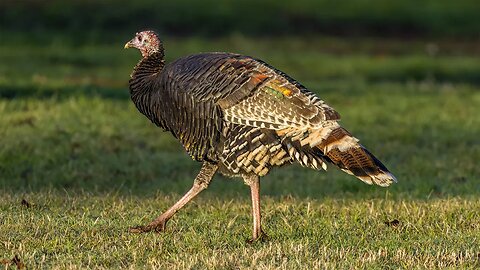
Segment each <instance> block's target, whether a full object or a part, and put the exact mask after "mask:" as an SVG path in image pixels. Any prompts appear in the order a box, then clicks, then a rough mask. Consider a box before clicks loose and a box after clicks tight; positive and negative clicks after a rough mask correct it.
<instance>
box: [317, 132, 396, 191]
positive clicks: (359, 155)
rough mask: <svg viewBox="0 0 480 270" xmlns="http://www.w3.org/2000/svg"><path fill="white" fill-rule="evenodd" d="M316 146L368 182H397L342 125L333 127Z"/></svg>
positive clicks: (380, 184) (340, 166) (342, 167)
mask: <svg viewBox="0 0 480 270" xmlns="http://www.w3.org/2000/svg"><path fill="white" fill-rule="evenodd" d="M316 147H317V148H319V149H320V150H321V151H322V152H323V153H324V155H325V156H326V157H327V158H328V159H329V161H331V162H332V163H333V164H335V165H337V166H338V167H339V168H340V169H342V170H343V171H344V172H346V173H348V174H352V175H354V176H356V177H357V178H358V179H360V180H362V181H363V182H365V183H367V184H377V185H379V186H389V185H390V184H391V183H393V182H397V179H396V178H395V176H393V174H392V173H390V172H389V171H388V169H387V168H386V167H385V165H383V164H382V162H380V161H379V160H378V159H377V158H376V157H375V156H374V155H373V154H372V153H370V152H369V151H368V150H367V149H366V148H365V147H363V146H362V145H361V144H359V143H358V139H356V138H355V137H353V136H352V135H351V134H350V133H349V132H348V131H346V130H345V129H344V128H342V127H340V126H338V127H336V128H335V129H333V130H332V131H331V132H330V133H329V134H328V136H327V137H326V138H325V139H324V140H322V141H321V142H320V143H319V144H318V145H316Z"/></svg>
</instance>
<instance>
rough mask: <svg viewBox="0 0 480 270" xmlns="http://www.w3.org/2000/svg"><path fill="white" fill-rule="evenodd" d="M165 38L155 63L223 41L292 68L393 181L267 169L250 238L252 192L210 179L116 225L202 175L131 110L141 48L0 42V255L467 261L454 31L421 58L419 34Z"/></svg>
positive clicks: (467, 113)
mask: <svg viewBox="0 0 480 270" xmlns="http://www.w3.org/2000/svg"><path fill="white" fill-rule="evenodd" d="M127 39H128V37H127ZM166 40H167V45H166V48H167V55H168V58H169V59H174V58H176V57H179V56H181V55H185V54H188V53H195V52H199V51H210V50H213V51H215V50H216V51H222V50H228V51H237V52H242V53H245V54H249V55H255V56H258V57H260V58H262V59H264V60H267V61H268V62H269V63H271V64H272V65H274V66H276V67H278V68H280V69H282V70H284V71H286V72H288V73H289V74H291V75H292V76H294V77H295V78H297V79H299V80H300V81H301V82H303V83H304V84H305V85H306V86H307V87H309V88H310V89H312V90H313V91H315V92H317V93H318V94H319V96H321V97H322V98H323V99H324V100H326V101H327V103H328V104H330V105H332V106H333V107H334V108H336V109H337V110H338V111H339V112H340V113H341V115H342V118H343V120H342V124H343V125H344V126H345V127H346V128H347V129H348V130H350V131H351V132H352V133H353V134H355V135H356V136H357V137H359V138H360V139H361V140H362V143H363V144H364V145H366V146H367V147H368V148H369V149H370V150H371V151H372V152H374V153H375V154H376V155H377V156H378V157H379V158H380V159H381V160H382V161H384V162H385V164H386V165H387V166H388V167H389V168H390V169H391V170H392V171H393V172H394V174H395V175H396V176H397V178H398V179H399V183H398V184H395V185H393V186H391V187H390V188H388V189H384V188H380V187H374V186H368V185H365V184H363V183H361V182H360V181H357V180H356V179H354V178H352V177H350V176H348V175H345V174H343V173H341V172H339V171H338V170H336V169H335V168H333V167H332V166H330V167H329V170H328V172H326V173H325V172H315V171H313V170H308V169H304V168H300V167H298V166H290V167H286V168H281V169H277V170H274V171H273V172H272V173H271V174H270V175H269V176H267V177H265V178H264V179H263V180H262V196H263V197H262V198H263V201H262V210H263V217H264V224H265V230H266V232H267V233H268V234H269V236H270V238H269V240H268V241H267V242H263V243H255V244H254V245H249V244H247V243H246V242H245V240H246V239H247V238H248V237H249V236H250V233H251V216H250V202H249V190H248V188H247V187H246V186H245V185H243V184H242V182H241V181H238V180H229V179H227V178H224V177H220V176H217V177H216V178H215V179H214V182H212V184H211V186H210V187H209V189H207V190H206V191H204V192H203V193H202V194H201V195H200V196H199V197H198V198H197V199H196V200H195V201H194V202H193V203H191V204H189V205H188V206H187V207H186V208H185V209H183V210H182V211H181V212H180V213H179V214H178V215H177V216H175V217H174V218H173V219H172V220H171V221H170V222H169V224H168V228H167V232H166V233H164V234H145V235H131V234H129V233H127V231H126V228H127V227H129V226H134V225H138V224H142V223H145V222H148V221H149V220H150V219H152V218H153V217H155V216H156V215H158V214H160V212H161V211H162V210H164V209H166V208H167V207H168V206H170V205H171V204H173V203H174V202H175V201H176V200H177V199H179V198H180V196H181V195H182V194H183V193H184V192H185V191H186V190H187V189H188V188H189V187H190V186H191V184H192V179H193V178H194V177H195V174H196V173H197V172H198V170H199V164H198V163H195V162H193V161H191V160H190V159H189V158H188V156H187V155H185V154H184V152H183V150H182V149H181V147H180V146H179V145H178V143H176V142H175V140H174V139H173V138H172V137H171V136H170V135H169V134H167V133H162V132H161V131H160V130H159V129H157V128H155V127H154V126H153V125H152V124H151V123H149V122H148V120H146V119H144V117H142V116H141V115H140V114H139V113H138V112H137V111H136V109H135V108H134V106H133V104H131V102H130V100H129V96H128V90H127V83H126V81H127V80H128V74H129V73H130V71H131V68H132V67H133V65H134V64H135V63H136V61H137V60H138V57H139V56H138V53H136V52H133V51H123V50H122V49H121V47H122V44H116V45H82V46H75V45H67V46H64V45H60V44H58V43H55V42H52V43H50V44H44V45H42V46H33V45H23V44H18V43H13V44H2V45H0V58H1V59H2V60H3V61H2V64H0V198H1V200H0V261H1V260H2V259H5V260H4V261H3V262H4V263H5V264H6V263H7V262H8V260H10V259H12V258H13V257H14V256H15V255H18V258H20V260H21V261H22V262H23V263H24V264H25V265H26V266H27V267H28V268H32V269H36V268H56V269H65V268H72V269H79V268H167V267H168V268H196V269H202V268H220V269H223V268H230V269H231V268H235V269H236V268H240V269H244V268H259V269H271V268H282V269H292V268H340V269H343V268H379V269H385V268H389V269H391V268H452V269H453V268H472V269H473V268H478V267H479V266H480V239H479V235H480V226H479V220H480V214H479V211H478V209H480V200H479V195H480V186H479V180H480V179H479V176H480V167H478V165H477V163H478V160H480V142H479V140H478V134H479V133H480V119H479V118H478V117H477V116H478V115H480V106H479V104H480V91H479V90H480V89H479V88H480V83H479V82H480V77H479V76H480V75H478V74H480V73H479V71H480V65H479V64H478V63H480V61H478V60H479V59H478V57H479V56H478V52H477V51H475V50H473V51H472V50H458V48H463V45H461V44H460V45H459V44H456V43H455V42H451V43H438V44H436V46H439V48H440V49H439V50H438V53H436V54H435V55H431V54H429V53H428V52H427V51H425V44H422V42H417V43H416V42H413V43H410V44H409V45H411V46H398V45H395V42H393V43H392V42H390V41H388V40H387V41H375V42H372V41H371V40H360V41H356V43H355V44H356V45H357V46H355V47H354V46H352V45H348V42H347V41H342V40H330V39H313V40H308V42H307V41H304V42H302V41H300V40H288V39H278V40H255V41H253V40H250V39H247V38H243V37H235V36H233V37H231V38H224V39H218V40H214V41H206V40H202V39H195V38H193V39H168V38H166ZM335 44H338V46H335ZM379 44H383V45H384V46H382V45H379ZM452 44H453V45H452ZM379 46H380V47H379ZM467 47H475V46H467ZM339 48H340V49H339ZM378 51H382V53H381V54H378ZM7 63H8V65H7ZM23 199H25V200H26V201H28V203H29V204H30V205H28V204H26V203H23V204H22V203H21V201H22V200H23ZM396 220H397V221H398V222H396ZM10 267H13V266H12V265H10Z"/></svg>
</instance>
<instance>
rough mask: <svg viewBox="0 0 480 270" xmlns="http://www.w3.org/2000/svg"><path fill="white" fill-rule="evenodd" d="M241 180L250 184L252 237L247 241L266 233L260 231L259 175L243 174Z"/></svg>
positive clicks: (255, 239)
mask: <svg viewBox="0 0 480 270" xmlns="http://www.w3.org/2000/svg"><path fill="white" fill-rule="evenodd" d="M243 180H244V181H245V183H246V184H247V185H249V186H250V192H251V196H252V215H253V238H252V239H251V240H249V241H248V242H249V243H253V242H255V241H257V240H259V239H262V238H265V237H266V234H265V233H264V232H263V231H262V224H261V214H260V177H258V175H249V176H244V177H243Z"/></svg>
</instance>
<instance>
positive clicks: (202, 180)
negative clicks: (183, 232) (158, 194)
mask: <svg viewBox="0 0 480 270" xmlns="http://www.w3.org/2000/svg"><path fill="white" fill-rule="evenodd" d="M217 169H218V166H217V165H214V164H211V163H208V162H204V163H203V165H202V169H201V170H200V172H199V173H198V175H197V177H196V178H195V181H194V182H193V186H192V188H191V189H190V190H189V191H188V192H187V193H185V195H183V197H182V198H181V199H180V200H179V201H178V202H176V203H175V204H174V205H173V206H172V207H170V209H168V210H167V211H165V212H164V213H163V214H161V215H160V216H159V217H157V218H156V219H155V220H154V221H152V222H150V223H149V224H147V225H145V226H137V227H132V228H130V232H132V233H142V232H149V231H152V230H153V231H155V232H162V231H164V230H165V225H166V224H167V221H168V220H169V219H170V218H171V217H172V216H173V215H175V213H176V212H177V211H178V210H180V209H181V208H182V207H183V206H185V204H187V203H188V202H189V201H190V200H192V199H193V198H194V197H195V196H197V195H198V194H199V193H200V192H201V191H202V190H204V189H206V188H207V187H208V184H210V181H211V180H212V178H213V175H214V174H215V172H216V171H217Z"/></svg>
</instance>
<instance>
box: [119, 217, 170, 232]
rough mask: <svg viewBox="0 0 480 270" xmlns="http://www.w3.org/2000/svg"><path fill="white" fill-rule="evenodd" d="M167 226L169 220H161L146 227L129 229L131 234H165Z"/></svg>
mask: <svg viewBox="0 0 480 270" xmlns="http://www.w3.org/2000/svg"><path fill="white" fill-rule="evenodd" d="M166 225H167V220H164V219H163V220H159V221H156V220H155V221H153V222H152V223H150V224H148V225H144V226H136V227H130V228H129V229H128V231H129V232H131V233H146V232H151V231H154V232H157V233H160V232H164V231H165V228H166Z"/></svg>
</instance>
